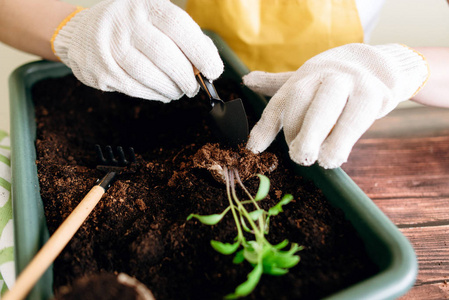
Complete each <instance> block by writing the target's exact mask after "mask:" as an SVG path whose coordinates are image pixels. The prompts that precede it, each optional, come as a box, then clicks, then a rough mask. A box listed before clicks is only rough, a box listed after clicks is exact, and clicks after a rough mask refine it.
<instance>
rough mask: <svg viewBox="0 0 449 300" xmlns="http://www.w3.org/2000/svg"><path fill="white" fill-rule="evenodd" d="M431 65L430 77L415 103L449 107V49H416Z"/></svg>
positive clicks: (414, 99) (416, 97)
mask: <svg viewBox="0 0 449 300" xmlns="http://www.w3.org/2000/svg"><path fill="white" fill-rule="evenodd" d="M415 49H416V50H417V51H419V52H420V53H422V54H423V55H424V56H425V57H426V59H427V62H428V64H429V68H430V77H429V79H428V81H427V83H426V85H425V86H424V88H423V89H422V90H421V91H420V92H419V93H418V94H417V95H415V96H414V97H413V99H412V100H413V101H415V102H418V103H421V104H424V105H431V106H439V107H449V48H444V47H421V48H415Z"/></svg>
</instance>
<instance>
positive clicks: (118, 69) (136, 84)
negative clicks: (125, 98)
mask: <svg viewBox="0 0 449 300" xmlns="http://www.w3.org/2000/svg"><path fill="white" fill-rule="evenodd" d="M68 19H69V20H68V22H67V23H66V24H65V25H64V26H61V28H60V30H59V31H58V32H57V33H55V37H54V42H53V46H54V47H53V48H54V53H55V54H56V55H57V56H58V57H59V58H60V59H61V61H62V62H64V63H65V64H66V65H67V66H69V67H70V68H71V69H72V71H73V73H74V74H75V76H76V77H77V78H78V79H79V80H80V81H81V82H83V83H84V84H86V85H88V86H91V87H94V88H97V89H101V90H103V91H118V92H122V93H125V94H127V95H130V96H133V97H138V98H143V99H150V100H159V101H162V102H169V101H171V100H173V99H179V98H180V97H182V96H183V95H187V96H189V97H193V96H194V95H195V94H196V93H197V92H198V90H199V85H198V83H197V82H196V80H195V76H194V73H193V69H192V64H193V65H195V66H196V67H197V68H198V69H199V70H200V72H201V73H202V74H204V76H206V77H207V78H208V79H211V80H214V79H216V78H218V77H219V76H220V74H221V73H222V72H223V63H222V61H221V59H220V56H219V54H218V51H217V49H216V47H215V46H214V44H213V42H212V41H211V40H210V39H209V38H208V37H207V36H206V35H204V34H203V32H202V31H201V29H200V27H199V26H198V25H197V24H196V23H195V22H194V21H193V20H192V19H191V18H190V17H189V15H188V14H187V13H186V12H184V11H183V10H182V9H181V8H179V7H177V6H175V5H174V4H172V3H171V2H170V1H168V0H132V1H130V0H106V1H103V2H100V3H99V4H97V5H95V6H93V7H92V8H89V9H85V10H82V11H80V12H78V13H76V14H75V15H74V16H73V17H71V18H68ZM66 21H67V19H66Z"/></svg>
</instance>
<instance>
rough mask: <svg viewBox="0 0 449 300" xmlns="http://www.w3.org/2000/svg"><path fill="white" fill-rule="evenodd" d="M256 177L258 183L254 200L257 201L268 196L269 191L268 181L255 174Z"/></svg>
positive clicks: (264, 177)
mask: <svg viewBox="0 0 449 300" xmlns="http://www.w3.org/2000/svg"><path fill="white" fill-rule="evenodd" d="M257 176H258V177H259V180H260V183H259V189H258V190H257V193H256V196H255V197H254V200H256V201H259V200H262V199H265V198H266V197H267V196H268V192H269V191H270V179H268V177H267V176H265V175H262V174H257Z"/></svg>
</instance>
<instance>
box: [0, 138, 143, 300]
mask: <svg viewBox="0 0 449 300" xmlns="http://www.w3.org/2000/svg"><path fill="white" fill-rule="evenodd" d="M95 147H96V152H97V159H98V163H99V164H98V165H97V169H99V170H102V171H105V172H106V175H105V176H104V177H103V178H102V179H100V180H98V181H97V183H96V185H95V186H94V187H93V188H92V189H91V190H90V191H89V193H87V195H86V196H85V197H84V198H83V200H81V202H80V203H79V204H78V206H77V207H76V208H75V209H74V210H73V211H72V213H71V214H70V215H69V216H68V217H67V219H65V221H64V222H63V223H62V224H61V225H60V226H59V228H58V229H57V230H56V231H55V232H54V233H53V235H52V236H51V237H50V238H49V239H48V241H47V242H46V243H45V245H44V246H43V247H42V248H41V249H40V250H39V252H38V253H37V254H36V256H34V258H33V260H31V262H30V263H29V264H28V265H27V267H26V268H25V269H24V270H23V271H22V272H21V273H20V275H19V277H18V278H17V280H16V282H15V284H14V286H13V287H12V289H11V290H10V291H9V292H7V293H6V294H5V295H4V297H2V299H3V300H12V299H23V298H25V297H26V296H27V295H28V293H29V292H30V290H31V289H32V288H33V286H34V285H35V284H36V282H37V281H38V280H39V278H40V277H41V276H42V274H43V273H44V272H45V271H46V270H47V269H48V267H49V266H50V265H51V264H52V263H53V261H54V260H55V259H56V257H57V256H58V255H59V253H61V251H62V249H64V247H65V246H66V245H67V244H68V243H69V241H70V240H71V239H72V237H73V236H74V235H75V233H76V232H77V231H78V229H79V228H80V227H81V225H82V224H83V223H84V221H85V220H86V218H87V217H88V216H89V214H90V213H91V212H92V210H93V209H94V208H95V206H96V205H97V203H98V202H99V201H100V199H101V197H102V196H103V194H104V193H105V192H106V190H107V189H108V188H109V187H110V185H111V183H112V181H113V180H114V178H115V176H116V175H117V174H120V173H121V172H124V171H125V170H129V166H130V165H131V164H132V163H133V162H135V156H134V150H133V149H132V148H130V149H129V151H128V152H129V158H128V159H127V158H126V157H125V152H124V151H123V148H122V147H117V154H118V159H116V158H115V156H114V153H113V151H112V148H111V147H110V146H107V147H106V149H105V153H104V154H103V151H102V149H101V147H100V146H99V145H96V146H95Z"/></svg>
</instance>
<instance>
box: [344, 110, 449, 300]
mask: <svg viewBox="0 0 449 300" xmlns="http://www.w3.org/2000/svg"><path fill="white" fill-rule="evenodd" d="M342 169H343V170H345V171H346V173H348V175H349V176H350V177H351V178H352V179H353V180H354V181H355V183H356V184H357V185H358V186H359V187H360V188H361V189H362V190H363V191H364V192H365V193H366V194H367V195H368V197H370V198H371V199H372V200H373V201H374V203H375V204H376V205H377V206H378V207H379V208H380V209H381V210H382V211H383V212H384V213H385V214H386V215H387V216H388V217H389V218H390V219H391V220H392V221H393V223H395V224H396V226H397V227H398V228H399V230H400V231H401V232H402V233H403V234H404V235H405V236H406V237H407V238H408V239H409V240H410V242H411V244H412V245H413V247H414V249H415V252H416V255H417V257H418V266H419V271H418V277H417V280H416V283H415V285H414V286H413V288H412V289H411V290H410V291H409V292H408V293H407V294H406V295H404V296H403V297H401V298H400V299H401V300H404V299H407V300H408V299H448V298H449V283H448V281H449V109H441V108H430V107H412V108H403V109H398V110H395V111H393V112H392V113H390V114H389V115H388V116H386V117H385V118H383V119H380V120H377V121H376V122H375V123H374V124H373V126H372V127H371V128H370V130H369V131H368V132H366V133H365V134H364V135H363V136H362V138H361V139H360V140H359V141H358V142H357V144H356V145H355V146H354V148H353V151H352V152H351V155H350V157H349V160H348V162H347V163H346V164H344V165H343V166H342Z"/></svg>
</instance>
